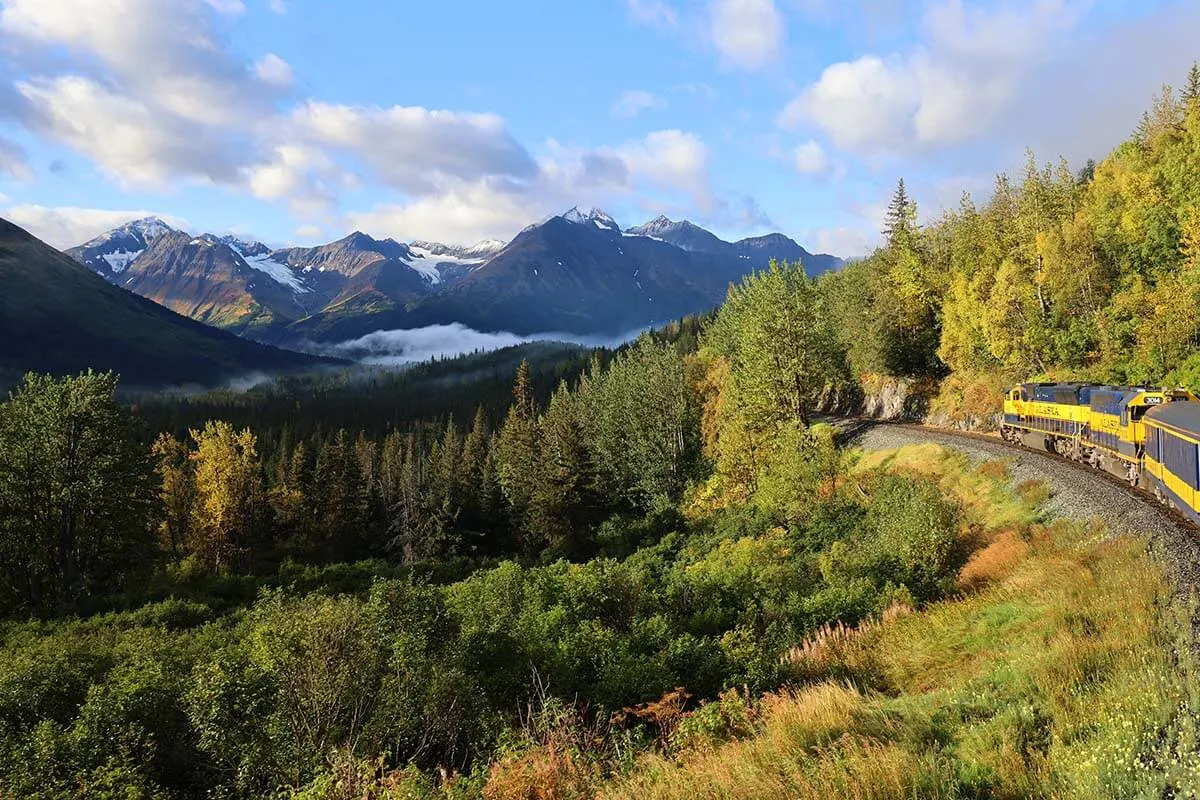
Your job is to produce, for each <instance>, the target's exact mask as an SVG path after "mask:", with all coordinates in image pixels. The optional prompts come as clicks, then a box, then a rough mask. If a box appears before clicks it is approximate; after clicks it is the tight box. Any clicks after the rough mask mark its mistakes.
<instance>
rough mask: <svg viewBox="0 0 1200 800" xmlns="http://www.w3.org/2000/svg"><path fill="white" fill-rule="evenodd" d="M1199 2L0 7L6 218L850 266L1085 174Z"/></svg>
mask: <svg viewBox="0 0 1200 800" xmlns="http://www.w3.org/2000/svg"><path fill="white" fill-rule="evenodd" d="M1197 30H1200V3H1198V2H1196V0H840V2H839V0H577V2H574V3H562V2H550V0H505V1H504V2H490V1H489V2H483V1H481V0H437V2H414V0H338V2H329V1H328V0H0V216H3V217H5V218H7V219H10V220H12V221H13V222H16V223H17V224H19V225H22V226H23V227H25V228H27V229H28V230H30V231H31V232H32V233H34V234H35V235H37V236H39V237H41V238H43V239H45V240H46V241H48V242H49V243H51V244H53V245H55V246H58V247H68V246H71V245H75V244H79V243H81V242H83V241H85V240H86V239H88V238H91V237H92V236H95V235H97V234H99V233H101V232H103V231H105V230H107V229H109V228H111V227H114V226H115V225H118V224H121V223H123V222H126V221H128V220H131V219H135V218H138V217H141V216H146V215H149V214H155V215H158V216H161V217H162V218H164V219H165V220H167V221H169V222H171V223H173V224H175V225H177V226H180V227H182V228H184V229H186V230H189V231H192V232H195V233H200V232H211V233H218V234H223V233H238V234H242V235H247V236H252V237H254V238H257V239H260V240H262V241H264V242H266V243H268V244H270V245H273V246H283V245H289V244H315V243H320V242H326V241H331V240H333V239H336V238H339V237H341V236H343V235H345V234H347V233H349V232H351V231H353V230H356V229H357V230H362V231H365V232H367V233H369V234H371V235H373V236H376V237H379V238H384V237H388V236H390V237H393V238H396V239H398V240H401V241H410V240H413V239H424V240H436V241H443V242H449V243H462V244H470V243H473V242H476V241H479V240H482V239H491V238H497V239H508V238H511V237H512V236H513V235H515V234H516V233H517V232H518V231H519V230H520V229H521V228H523V227H525V226H526V225H528V224H530V223H533V222H538V221H540V220H542V219H544V218H546V217H548V216H549V215H552V214H556V213H561V212H563V211H565V210H566V209H568V208H570V207H572V206H576V205H578V206H580V207H585V208H586V207H592V206H596V207H600V208H603V209H605V210H606V211H608V212H609V213H610V214H611V215H612V216H613V217H614V218H616V219H617V221H618V222H620V223H621V224H622V225H623V226H630V225H635V224H640V223H642V222H644V221H646V220H648V219H650V218H652V217H654V216H656V215H658V214H666V215H667V216H669V217H671V218H672V219H689V220H692V221H693V222H696V223H697V224H701V225H704V226H705V227H708V228H709V229H710V230H712V231H714V232H715V233H717V234H718V235H720V236H722V237H723V238H727V239H731V240H732V239H737V238H742V237H744V236H750V235H757V234H761V233H766V232H769V231H780V232H783V233H785V234H787V235H789V236H791V237H792V238H794V239H796V240H797V241H798V242H800V243H801V244H802V245H804V246H805V247H807V248H808V249H809V250H813V251H818V252H829V253H833V254H835V255H840V256H857V255H862V254H865V253H867V252H869V251H870V250H871V249H872V248H873V247H874V246H875V245H876V244H877V243H878V240H879V229H880V227H881V220H882V216H883V213H884V209H885V208H886V204H887V201H888V199H889V197H890V196H891V193H892V191H893V189H894V187H895V184H896V181H897V179H898V178H901V177H903V178H904V179H905V181H906V183H907V184H908V186H909V188H910V191H911V192H912V194H913V195H914V197H915V199H916V200H917V202H918V205H919V207H920V210H921V216H922V219H925V220H928V219H932V218H935V217H936V216H937V215H938V214H940V213H941V212H942V210H943V209H946V208H953V207H955V206H957V204H958V201H959V198H960V196H961V193H962V192H963V191H969V192H971V193H972V195H973V196H974V197H976V198H977V199H979V200H985V199H986V197H987V195H988V192H989V187H990V186H991V185H992V182H993V179H994V176H995V174H996V173H997V172H1000V171H1006V172H1010V173H1012V172H1015V171H1017V170H1019V169H1020V166H1021V165H1022V163H1023V162H1024V160H1025V151H1026V148H1032V149H1033V151H1034V152H1035V154H1036V155H1037V157H1038V159H1039V161H1048V160H1057V159H1058V158H1059V157H1063V158H1066V159H1068V161H1069V162H1070V163H1071V164H1072V166H1074V167H1078V166H1080V165H1082V164H1083V163H1084V161H1085V160H1086V159H1088V158H1097V159H1099V158H1102V157H1103V156H1104V155H1105V154H1106V153H1107V152H1108V151H1109V150H1110V149H1111V148H1112V147H1113V146H1115V145H1116V144H1117V143H1119V142H1120V141H1121V140H1122V139H1124V138H1126V137H1127V136H1128V135H1129V133H1130V132H1131V131H1132V130H1133V128H1134V127H1135V125H1136V123H1137V121H1138V119H1139V117H1140V116H1141V113H1142V111H1143V110H1145V109H1147V108H1148V107H1149V106H1150V104H1151V101H1152V98H1153V95H1154V94H1155V93H1156V92H1157V91H1158V90H1159V88H1160V87H1161V86H1162V84H1164V83H1176V84H1177V83H1179V82H1181V81H1182V79H1183V77H1184V76H1185V74H1186V71H1187V67H1188V66H1189V65H1190V64H1191V63H1192V62H1193V60H1195V59H1196V58H1200V44H1197V41H1196V39H1195V35H1194V34H1195V31H1197Z"/></svg>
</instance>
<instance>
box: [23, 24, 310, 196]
mask: <svg viewBox="0 0 1200 800" xmlns="http://www.w3.org/2000/svg"><path fill="white" fill-rule="evenodd" d="M243 10H244V8H243V5H242V3H241V2H240V0H212V1H211V2H210V1H209V0H171V1H170V2H164V0H54V2H44V0H5V2H4V3H3V5H2V6H0V37H3V38H4V40H5V43H6V45H8V47H9V51H10V52H11V53H13V54H15V55H16V56H17V57H18V58H20V57H23V56H26V55H29V54H32V55H33V57H32V58H31V59H30V60H29V63H28V65H27V69H26V72H27V74H29V77H28V78H26V79H24V80H22V81H20V82H18V83H17V84H16V85H15V89H16V93H14V94H13V96H12V97H13V102H11V103H10V104H9V108H8V109H7V110H8V111H9V112H10V114H11V115H12V117H13V119H14V120H15V121H17V122H18V123H20V124H21V125H23V126H24V127H25V128H26V129H28V130H30V131H33V132H35V133H37V134H40V135H42V136H46V137H49V138H53V139H55V140H57V141H60V142H62V143H64V144H66V145H68V146H70V147H72V148H74V149H75V150H77V151H78V152H80V153H82V154H83V155H85V156H87V157H89V158H91V159H92V160H93V161H94V162H95V163H96V164H97V165H98V166H99V167H100V168H101V169H102V170H103V171H105V172H107V173H108V174H110V175H112V176H113V177H114V178H115V179H116V180H117V181H118V182H120V183H121V184H123V185H127V186H138V187H143V188H166V187H168V186H172V185H174V184H175V183H177V181H178V179H179V178H192V179H196V178H198V179H201V180H204V181H213V182H221V183H226V182H231V181H234V180H236V178H237V176H238V174H239V169H238V168H239V167H241V166H243V165H244V164H245V163H248V162H250V161H252V160H254V158H255V157H256V153H255V148H254V142H253V139H254V138H255V132H254V130H253V129H254V128H256V127H257V126H258V125H259V124H260V121H261V120H265V119H270V118H271V116H272V114H273V112H274V108H275V106H276V105H277V103H278V101H279V100H281V99H282V98H283V96H284V94H285V91H286V87H285V86H284V85H282V84H284V83H286V81H285V79H286V78H288V77H289V76H288V72H289V70H288V67H287V64H286V63H285V62H283V61H282V59H279V58H278V57H276V56H271V55H268V56H266V57H265V58H264V59H263V60H261V61H260V62H258V67H257V69H256V68H255V67H254V66H253V65H251V64H249V63H248V62H245V61H244V60H243V59H241V58H240V57H238V56H236V55H234V54H233V52H232V51H230V50H229V49H228V47H227V46H226V44H225V42H224V41H223V40H222V37H221V32H222V30H221V27H220V26H222V25H227V24H228V17H230V16H236V15H237V14H240V13H241V12H242V11H243ZM63 53H65V54H67V56H68V57H69V59H70V60H69V62H68V64H69V66H68V68H67V71H65V72H60V73H59V74H46V72H47V69H48V68H49V66H50V65H52V64H57V63H60V62H61V61H62V59H61V54H63Z"/></svg>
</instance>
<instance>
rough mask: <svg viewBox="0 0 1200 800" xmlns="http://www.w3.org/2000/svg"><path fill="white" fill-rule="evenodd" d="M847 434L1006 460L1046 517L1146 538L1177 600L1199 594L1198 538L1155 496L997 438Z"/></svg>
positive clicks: (864, 444)
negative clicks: (1038, 498)
mask: <svg viewBox="0 0 1200 800" xmlns="http://www.w3.org/2000/svg"><path fill="white" fill-rule="evenodd" d="M848 429H850V430H851V432H849V436H848V438H849V441H848V442H847V444H849V445H851V446H855V447H859V448H861V449H863V450H865V451H876V450H891V449H894V448H897V447H903V446H904V445H908V444H921V443H924V442H935V443H937V444H940V445H943V446H945V447H949V448H953V449H954V450H958V451H960V452H962V453H965V454H966V455H968V456H969V457H971V458H972V459H974V460H980V461H986V460H996V459H1006V460H1009V461H1010V466H1009V474H1010V475H1011V477H1012V481H1013V485H1017V484H1020V483H1021V482H1022V481H1026V480H1029V479H1031V478H1036V479H1038V480H1041V481H1042V482H1043V483H1045V484H1046V486H1047V487H1048V488H1049V489H1050V492H1051V497H1050V500H1049V501H1048V502H1047V504H1046V510H1047V512H1048V513H1049V514H1050V515H1052V516H1054V517H1058V518H1066V519H1074V520H1082V521H1089V520H1093V519H1099V520H1100V521H1102V522H1103V523H1105V525H1106V526H1107V527H1108V529H1109V530H1110V531H1112V532H1113V533H1115V534H1134V535H1138V536H1145V537H1147V538H1148V540H1149V542H1150V550H1151V552H1152V553H1153V554H1154V555H1155V556H1156V557H1157V558H1158V559H1159V560H1160V561H1161V562H1162V563H1163V564H1164V566H1165V568H1166V571H1167V575H1168V577H1169V579H1170V580H1171V583H1172V585H1173V587H1174V589H1175V592H1176V594H1177V595H1178V596H1179V597H1181V598H1190V597H1191V596H1194V595H1195V594H1196V593H1197V590H1198V589H1200V539H1198V538H1197V536H1198V534H1197V531H1196V529H1195V528H1194V527H1193V526H1192V525H1191V524H1189V523H1188V522H1186V521H1185V520H1183V519H1181V518H1180V517H1178V516H1177V515H1176V514H1174V513H1172V512H1170V511H1169V510H1168V509H1166V508H1165V507H1164V506H1162V505H1160V504H1159V503H1158V501H1156V500H1155V499H1154V498H1153V497H1151V496H1149V495H1146V494H1143V493H1141V492H1137V491H1134V490H1130V489H1128V488H1126V487H1124V486H1122V485H1120V484H1119V483H1117V482H1114V481H1113V480H1110V479H1109V478H1108V477H1107V476H1106V475H1105V474H1102V473H1099V472H1096V471H1095V470H1092V469H1091V468H1089V467H1085V466H1082V465H1076V464H1072V463H1070V462H1067V461H1064V460H1061V459H1059V458H1056V457H1054V456H1051V455H1050V454H1048V453H1038V452H1037V451H1035V450H1029V449H1025V448H1018V447H1013V446H1010V445H1007V444H1005V443H1003V442H1001V441H1000V440H999V439H997V440H996V441H994V442H991V441H987V440H985V439H983V438H979V437H964V436H960V435H955V434H953V433H948V432H945V431H939V430H936V429H933V428H922V427H919V426H909V425H904V426H901V425H892V424H872V423H865V424H863V425H862V426H861V427H858V428H857V429H855V425H850V426H848ZM1192 647H1193V649H1195V650H1200V611H1198V612H1197V613H1196V614H1195V615H1194V616H1193V618H1192Z"/></svg>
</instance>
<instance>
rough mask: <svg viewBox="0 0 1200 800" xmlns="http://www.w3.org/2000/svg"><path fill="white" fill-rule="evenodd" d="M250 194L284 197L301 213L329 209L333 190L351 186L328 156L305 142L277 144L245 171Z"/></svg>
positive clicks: (308, 214)
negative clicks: (264, 158) (269, 155)
mask: <svg viewBox="0 0 1200 800" xmlns="http://www.w3.org/2000/svg"><path fill="white" fill-rule="evenodd" d="M244 174H245V176H246V183H247V185H248V187H249V189H250V192H251V194H253V195H254V196H255V197H258V198H260V199H263V200H287V202H288V204H289V205H290V206H291V207H292V210H293V211H295V212H296V213H298V214H300V215H301V216H311V215H314V214H318V213H321V212H323V211H326V210H328V209H329V208H330V207H331V206H332V205H333V204H334V202H335V200H336V199H337V193H336V189H337V188H340V187H343V186H348V185H352V182H351V178H350V176H349V175H348V174H347V173H345V172H344V171H342V170H341V168H339V167H338V166H337V165H336V164H335V163H334V162H333V160H332V159H331V158H329V156H328V155H326V154H325V153H324V152H322V151H321V150H319V149H317V148H313V147H307V146H304V145H290V144H289V145H279V146H277V147H276V148H275V153H274V155H273V157H272V158H271V159H270V160H269V161H267V162H264V163H260V164H256V165H254V166H252V167H249V168H247V169H246V170H245V171H244Z"/></svg>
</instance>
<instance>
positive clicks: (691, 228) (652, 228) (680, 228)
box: [627, 215, 729, 253]
mask: <svg viewBox="0 0 1200 800" xmlns="http://www.w3.org/2000/svg"><path fill="white" fill-rule="evenodd" d="M627 233H632V234H635V235H637V236H649V237H651V238H652V239H661V240H662V241H664V242H667V243H668V244H673V245H675V246H676V247H679V248H682V249H684V250H689V251H692V252H698V253H716V252H720V251H721V250H722V249H723V248H727V247H729V242H726V241H724V240H723V239H718V238H717V236H716V234H714V233H710V232H708V231H706V230H705V229H704V228H701V227H700V226H699V225H693V224H692V223H690V222H688V221H687V220H683V221H680V222H673V221H671V220H670V219H668V218H667V217H664V216H661V215H660V216H658V217H655V218H654V219H652V220H650V221H649V222H647V223H646V224H645V225H639V226H637V227H635V228H630V229H629V230H628V231H627Z"/></svg>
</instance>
